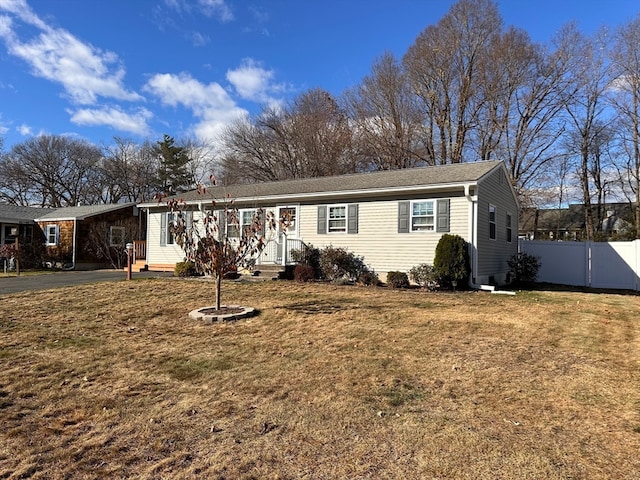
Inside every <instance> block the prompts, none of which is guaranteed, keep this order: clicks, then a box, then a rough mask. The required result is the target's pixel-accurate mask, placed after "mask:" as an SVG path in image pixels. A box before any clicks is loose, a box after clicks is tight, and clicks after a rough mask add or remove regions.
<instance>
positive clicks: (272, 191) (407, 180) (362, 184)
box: [145, 161, 502, 206]
mask: <svg viewBox="0 0 640 480" xmlns="http://www.w3.org/2000/svg"><path fill="white" fill-rule="evenodd" d="M501 164H502V162H499V161H491V162H471V163H459V164H454V165H438V166H434V167H420V168H407V169H402V170H390V171H382V172H369V173H355V174H350V175H340V176H334V177H318V178H305V179H299V180H284V181H279V182H264V183H255V184H248V185H229V186H217V187H209V188H208V189H207V195H206V196H207V197H209V198H215V199H222V198H225V197H226V196H227V195H229V196H230V197H232V198H235V199H236V200H242V199H252V198H264V197H283V196H290V197H296V196H312V195H314V194H325V195H328V194H333V193H335V194H336V195H338V196H339V195H340V194H343V195H344V194H346V193H349V192H374V191H383V190H387V189H399V188H402V187H422V186H424V187H426V188H425V189H428V188H430V187H436V186H443V185H456V184H458V185H459V184H465V183H473V182H476V181H478V180H479V179H480V178H482V177H483V176H484V175H486V174H487V173H488V172H489V171H491V170H493V169H494V168H497V167H498V166H499V165H501ZM177 197H179V198H182V199H183V200H185V201H187V202H190V201H201V200H203V195H202V194H199V193H198V192H196V191H191V192H186V193H183V194H181V195H177ZM154 205H155V204H152V203H147V204H145V206H154Z"/></svg>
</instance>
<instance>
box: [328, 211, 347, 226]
mask: <svg viewBox="0 0 640 480" xmlns="http://www.w3.org/2000/svg"><path fill="white" fill-rule="evenodd" d="M327 222H328V223H327V231H328V232H329V233H340V232H346V231H347V206H346V205H335V206H330V207H329V215H328V216H327Z"/></svg>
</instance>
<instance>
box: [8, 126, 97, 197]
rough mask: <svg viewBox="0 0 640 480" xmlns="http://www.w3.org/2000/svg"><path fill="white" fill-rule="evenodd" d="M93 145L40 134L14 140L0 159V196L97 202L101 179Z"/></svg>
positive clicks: (95, 149)
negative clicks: (0, 159)
mask: <svg viewBox="0 0 640 480" xmlns="http://www.w3.org/2000/svg"><path fill="white" fill-rule="evenodd" d="M101 158H102V152H101V151H100V149H99V148H97V147H96V146H94V145H92V144H90V143H88V142H86V141H81V140H75V139H72V138H69V137H64V136H52V135H42V136H39V137H34V138H31V139H29V140H27V141H25V142H24V143H20V144H16V145H14V146H13V148H12V149H11V151H10V152H9V153H8V154H6V155H5V156H4V157H3V158H2V161H1V164H0V171H1V172H2V175H1V177H2V181H1V185H0V191H1V194H0V195H2V197H3V198H4V199H5V200H7V201H9V202H10V203H15V204H21V205H38V206H43V207H45V206H47V207H66V206H75V205H81V204H92V203H98V202H99V200H100V195H101V188H100V186H101V183H100V179H99V174H98V168H97V166H98V164H99V162H100V160H101Z"/></svg>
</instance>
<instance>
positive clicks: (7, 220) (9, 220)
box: [0, 203, 54, 245]
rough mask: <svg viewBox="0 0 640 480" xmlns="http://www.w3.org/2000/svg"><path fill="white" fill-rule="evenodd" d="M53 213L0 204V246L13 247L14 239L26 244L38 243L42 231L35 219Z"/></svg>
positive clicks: (45, 210) (41, 209) (39, 209)
mask: <svg viewBox="0 0 640 480" xmlns="http://www.w3.org/2000/svg"><path fill="white" fill-rule="evenodd" d="M52 211H54V210H53V209H48V208H36V207H20V206H16V205H9V204H6V203H0V245H13V244H14V243H15V241H16V237H18V238H20V239H24V240H26V241H28V242H32V241H34V240H37V241H40V240H41V239H42V238H43V236H42V231H40V230H39V228H38V225H37V224H36V223H35V220H34V219H35V218H36V217H38V216H40V215H43V214H45V213H49V212H52Z"/></svg>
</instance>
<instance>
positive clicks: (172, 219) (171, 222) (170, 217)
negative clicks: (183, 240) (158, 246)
mask: <svg viewBox="0 0 640 480" xmlns="http://www.w3.org/2000/svg"><path fill="white" fill-rule="evenodd" d="M176 218H177V217H176V214H175V213H173V212H168V213H167V232H166V240H167V245H173V244H174V243H175V242H176V239H175V237H174V236H173V227H174V226H175V225H176Z"/></svg>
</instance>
